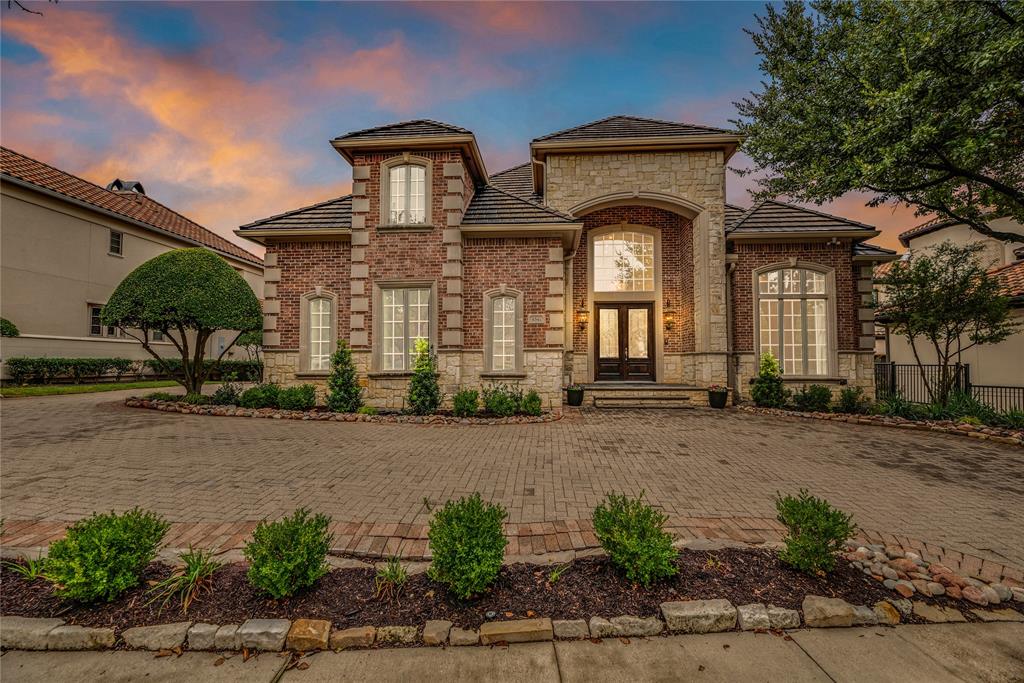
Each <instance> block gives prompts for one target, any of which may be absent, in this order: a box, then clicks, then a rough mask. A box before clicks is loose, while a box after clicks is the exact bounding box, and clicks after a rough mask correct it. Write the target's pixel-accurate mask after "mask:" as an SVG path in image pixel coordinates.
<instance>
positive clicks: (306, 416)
mask: <svg viewBox="0 0 1024 683" xmlns="http://www.w3.org/2000/svg"><path fill="white" fill-rule="evenodd" d="M124 404H125V405H126V406H128V407H129V408H145V409H148V410H159V411H162V412H165V413H181V414H183V415H214V416H217V417H262V418H266V419H271V420H306V421H313V422H378V423H386V424H433V425H436V424H446V425H449V424H458V425H509V424H538V423H543V422H554V421H556V420H560V419H562V415H561V414H559V413H544V414H543V415H538V416H533V415H515V416H513V417H453V416H451V415H361V414H359V413H329V412H323V411H316V410H308V411H302V410H279V409H277V408H239V407H238V406H211V405H192V404H191V403H182V402H181V401H151V400H149V399H146V398H138V397H135V396H133V397H130V398H126V399H125V400H124Z"/></svg>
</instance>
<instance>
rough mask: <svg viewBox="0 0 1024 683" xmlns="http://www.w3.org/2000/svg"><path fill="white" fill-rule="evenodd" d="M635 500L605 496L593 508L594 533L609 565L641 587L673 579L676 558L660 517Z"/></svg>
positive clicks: (625, 497)
mask: <svg viewBox="0 0 1024 683" xmlns="http://www.w3.org/2000/svg"><path fill="white" fill-rule="evenodd" d="M643 498H644V497H643V493H641V494H640V495H639V496H637V497H636V498H629V497H627V496H625V495H621V496H620V495H616V494H614V493H609V494H608V496H607V498H605V500H604V502H602V503H601V504H600V505H598V506H597V507H596V508H594V518H593V521H594V533H595V534H596V535H597V538H598V540H599V541H600V542H601V547H602V548H604V551H605V552H606V553H608V557H609V558H610V559H611V561H612V564H614V565H615V566H616V567H618V568H619V569H621V570H622V571H623V572H625V574H626V578H627V579H629V580H630V581H632V582H634V583H638V584H640V585H642V586H650V585H651V584H652V583H654V582H655V581H656V580H658V579H662V578H667V577H669V576H673V575H674V574H675V573H676V572H677V571H678V570H677V568H676V565H675V559H676V557H677V555H678V553H677V552H676V549H675V548H673V547H672V535H671V534H669V533H668V532H667V531H665V529H664V527H665V521H666V520H667V519H668V518H667V517H666V516H665V515H664V514H662V513H661V512H659V511H657V510H655V509H654V508H653V507H651V506H650V505H647V504H646V503H644V500H643Z"/></svg>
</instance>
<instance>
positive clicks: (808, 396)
mask: <svg viewBox="0 0 1024 683" xmlns="http://www.w3.org/2000/svg"><path fill="white" fill-rule="evenodd" d="M792 401H793V408H795V409H796V410H799V411H800V412H803V413H827V412H828V407H829V405H830V404H831V403H832V390H831V389H829V388H828V387H827V386H825V385H824V384H812V385H811V386H809V387H808V386H804V387H801V388H800V389H798V390H797V391H795V392H793V397H792Z"/></svg>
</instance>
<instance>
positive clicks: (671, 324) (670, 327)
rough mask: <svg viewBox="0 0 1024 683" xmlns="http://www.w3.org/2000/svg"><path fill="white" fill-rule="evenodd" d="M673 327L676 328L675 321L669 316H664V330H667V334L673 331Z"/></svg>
mask: <svg viewBox="0 0 1024 683" xmlns="http://www.w3.org/2000/svg"><path fill="white" fill-rule="evenodd" d="M675 326H676V319H675V318H674V317H672V316H671V315H666V316H665V330H667V331H668V332H671V331H672V330H673V328H675Z"/></svg>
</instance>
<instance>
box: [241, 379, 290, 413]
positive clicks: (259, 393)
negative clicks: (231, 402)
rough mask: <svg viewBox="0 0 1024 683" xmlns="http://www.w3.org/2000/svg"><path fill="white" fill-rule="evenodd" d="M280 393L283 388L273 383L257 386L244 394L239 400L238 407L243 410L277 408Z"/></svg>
mask: <svg viewBox="0 0 1024 683" xmlns="http://www.w3.org/2000/svg"><path fill="white" fill-rule="evenodd" d="M280 393H281V387H279V386H278V385H276V384H274V383H273V382H267V383H266V384H257V385H256V386H254V387H249V388H248V389H246V390H245V391H243V392H242V395H241V396H240V397H239V398H238V405H239V406H240V407H242V408H276V407H277V397H278V394H280Z"/></svg>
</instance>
